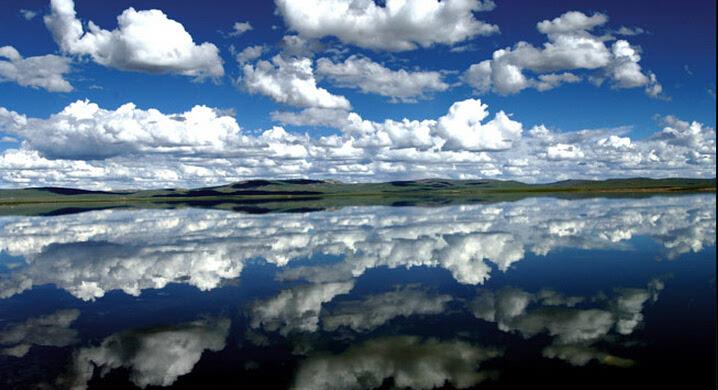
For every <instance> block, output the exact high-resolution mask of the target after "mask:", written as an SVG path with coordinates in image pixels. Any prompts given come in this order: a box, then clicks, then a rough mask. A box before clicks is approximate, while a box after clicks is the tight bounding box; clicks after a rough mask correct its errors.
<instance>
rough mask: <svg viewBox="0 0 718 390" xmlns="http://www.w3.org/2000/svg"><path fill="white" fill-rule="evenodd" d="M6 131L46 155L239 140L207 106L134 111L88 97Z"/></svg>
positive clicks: (206, 148)
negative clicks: (104, 105)
mask: <svg viewBox="0 0 718 390" xmlns="http://www.w3.org/2000/svg"><path fill="white" fill-rule="evenodd" d="M2 115H3V114H2V112H0V116H2ZM16 115H17V114H16ZM23 119H24V118H23ZM0 123H2V122H0ZM8 130H9V131H10V132H11V133H14V134H17V135H19V136H21V137H23V139H24V143H25V145H26V146H28V147H30V148H31V149H33V150H37V151H39V152H41V153H42V154H43V155H44V156H46V157H49V158H75V159H101V158H107V157H112V156H117V155H121V154H131V153H177V154H183V153H217V152H222V151H223V150H226V149H228V148H230V147H231V145H232V143H236V142H238V141H239V140H240V135H239V132H240V129H239V126H238V125H237V122H236V121H235V119H234V118H232V117H229V116H223V115H221V114H219V113H218V112H217V111H216V110H214V109H211V108H208V107H206V106H195V107H193V108H192V109H191V110H190V111H187V112H184V113H179V114H173V115H165V114H163V113H161V112H160V111H158V110H155V109H149V110H142V109H138V108H137V107H136V106H135V105H134V104H132V103H127V104H124V105H122V106H120V107H118V108H117V109H116V110H105V109H102V108H100V107H99V106H98V105H97V104H95V103H91V102H89V101H87V100H85V101H82V100H78V101H76V102H74V103H71V104H69V105H68V106H67V107H65V108H64V109H63V110H62V111H60V112H58V113H57V114H54V115H52V116H51V117H50V118H48V119H47V120H38V119H29V120H23V121H22V123H21V124H19V125H17V124H13V125H12V126H10V127H9V129H8Z"/></svg>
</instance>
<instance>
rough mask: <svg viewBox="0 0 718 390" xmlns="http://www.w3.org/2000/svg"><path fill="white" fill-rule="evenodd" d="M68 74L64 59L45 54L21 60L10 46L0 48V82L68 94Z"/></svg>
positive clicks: (69, 88)
mask: <svg viewBox="0 0 718 390" xmlns="http://www.w3.org/2000/svg"><path fill="white" fill-rule="evenodd" d="M69 72H70V61H69V60H68V59H67V58H65V57H60V56H56V55H53V54H47V55H44V56H35V57H26V58H23V57H22V56H21V55H20V53H18V51H17V50H16V49H15V48H14V47H12V46H3V47H0V82H3V81H12V82H15V83H18V84H19V85H22V86H23V87H32V88H43V89H45V90H47V91H50V92H70V91H72V90H73V88H72V85H70V83H69V82H68V81H67V80H65V74H66V73H69Z"/></svg>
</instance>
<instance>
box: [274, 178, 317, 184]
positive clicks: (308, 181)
mask: <svg viewBox="0 0 718 390" xmlns="http://www.w3.org/2000/svg"><path fill="white" fill-rule="evenodd" d="M282 182H283V183H286V184H322V183H324V180H312V179H289V180H282Z"/></svg>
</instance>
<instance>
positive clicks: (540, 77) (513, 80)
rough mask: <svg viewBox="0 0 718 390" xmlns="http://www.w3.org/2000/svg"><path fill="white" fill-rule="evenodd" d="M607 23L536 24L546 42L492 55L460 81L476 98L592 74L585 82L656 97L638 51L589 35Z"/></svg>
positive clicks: (562, 20)
mask: <svg viewBox="0 0 718 390" xmlns="http://www.w3.org/2000/svg"><path fill="white" fill-rule="evenodd" d="M607 22H608V17H607V16H606V15H604V14H601V13H595V14H593V15H592V16H587V15H585V14H583V13H581V12H577V11H570V12H566V13H565V14H563V15H561V16H560V17H558V18H555V19H553V20H544V21H541V22H539V23H538V24H537V25H536V27H537V29H538V31H539V32H541V33H542V34H545V35H546V36H547V38H548V41H547V42H545V43H544V44H543V47H542V48H538V47H535V46H533V45H531V44H530V43H528V42H524V41H520V42H518V43H516V44H515V45H514V46H513V47H512V48H511V47H508V48H505V49H499V50H496V51H494V53H493V56H492V58H491V59H489V60H484V61H481V62H479V63H477V64H473V65H471V66H470V67H469V68H468V69H467V70H466V72H464V75H463V77H462V79H463V80H464V81H465V82H466V83H467V84H469V85H471V86H472V87H473V88H474V90H475V91H476V92H477V93H480V94H483V93H486V92H489V91H494V92H496V93H499V94H501V95H510V94H515V93H518V92H520V91H521V90H523V89H526V88H535V89H538V90H540V91H544V90H547V89H553V88H555V87H557V86H559V85H560V84H563V83H575V82H578V81H580V76H579V75H575V74H573V73H567V72H564V71H569V70H593V71H594V72H593V73H592V74H591V77H590V78H591V79H592V80H593V81H594V83H596V84H601V83H602V82H603V81H604V80H606V79H607V80H609V81H610V82H611V85H612V87H614V88H637V87H643V88H644V89H645V91H646V93H647V94H648V95H649V96H651V97H661V96H662V95H661V92H662V86H661V85H660V84H659V83H658V81H657V79H656V76H655V75H654V74H653V73H651V72H645V73H644V71H643V70H642V69H641V66H640V65H639V61H640V60H641V57H640V55H639V54H638V51H639V50H638V48H636V47H634V46H632V45H631V44H630V43H629V42H627V41H625V40H617V41H614V42H613V44H612V45H611V46H610V48H609V47H608V46H606V42H607V41H611V40H614V39H615V38H613V37H611V36H609V35H603V36H598V35H594V34H593V33H592V30H594V29H595V28H597V27H601V26H603V25H604V24H606V23H607ZM527 71H530V72H532V73H534V74H535V75H536V77H532V76H531V75H527V73H526V72H527ZM556 72H564V73H556Z"/></svg>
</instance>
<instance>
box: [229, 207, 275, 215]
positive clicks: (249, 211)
mask: <svg viewBox="0 0 718 390" xmlns="http://www.w3.org/2000/svg"><path fill="white" fill-rule="evenodd" d="M232 211H236V212H239V213H246V214H268V213H271V212H272V209H268V208H265V207H252V206H237V207H232Z"/></svg>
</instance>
